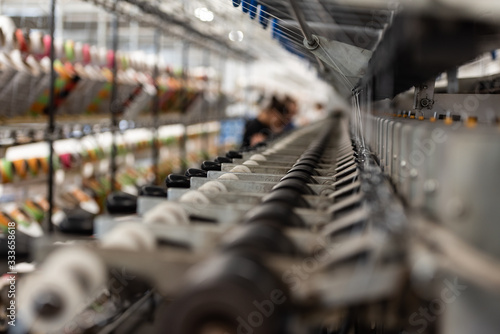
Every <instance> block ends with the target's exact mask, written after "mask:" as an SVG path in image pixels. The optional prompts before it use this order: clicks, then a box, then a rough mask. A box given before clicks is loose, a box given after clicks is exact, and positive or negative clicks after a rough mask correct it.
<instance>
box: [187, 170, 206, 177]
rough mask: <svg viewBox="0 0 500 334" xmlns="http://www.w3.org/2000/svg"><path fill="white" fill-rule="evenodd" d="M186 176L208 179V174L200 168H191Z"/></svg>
mask: <svg viewBox="0 0 500 334" xmlns="http://www.w3.org/2000/svg"><path fill="white" fill-rule="evenodd" d="M185 175H186V176H187V177H207V172H206V171H204V170H201V169H198V168H189V169H188V170H187V171H186V174H185Z"/></svg>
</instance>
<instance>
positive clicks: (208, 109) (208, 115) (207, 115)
mask: <svg viewBox="0 0 500 334" xmlns="http://www.w3.org/2000/svg"><path fill="white" fill-rule="evenodd" d="M203 58H204V60H203V63H204V64H203V66H204V67H205V71H206V73H207V74H208V71H207V70H208V68H209V67H210V50H208V49H205V52H204V57H203ZM207 79H208V77H207ZM209 88H210V80H207V81H205V91H204V93H203V109H204V110H203V114H202V115H204V116H202V117H201V121H202V122H206V121H210V120H211V119H212V109H213V108H212V103H210V101H209V95H210V91H209ZM202 138H203V151H204V155H206V158H208V157H209V156H210V153H209V152H210V136H209V135H208V131H207V129H206V124H203V135H202Z"/></svg>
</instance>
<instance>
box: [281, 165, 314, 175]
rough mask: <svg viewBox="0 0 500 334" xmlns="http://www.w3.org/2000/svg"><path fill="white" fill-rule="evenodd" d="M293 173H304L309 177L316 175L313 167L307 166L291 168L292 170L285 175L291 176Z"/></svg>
mask: <svg viewBox="0 0 500 334" xmlns="http://www.w3.org/2000/svg"><path fill="white" fill-rule="evenodd" d="M293 172H301V173H306V174H307V175H309V176H311V175H316V174H317V173H316V170H315V169H314V168H313V167H311V166H307V165H297V166H293V167H292V168H290V170H289V171H288V172H287V174H291V173H293Z"/></svg>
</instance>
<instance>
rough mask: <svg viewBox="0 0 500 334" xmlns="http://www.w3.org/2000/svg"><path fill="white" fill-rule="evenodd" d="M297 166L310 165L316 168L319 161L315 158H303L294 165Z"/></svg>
mask: <svg viewBox="0 0 500 334" xmlns="http://www.w3.org/2000/svg"><path fill="white" fill-rule="evenodd" d="M295 166H309V167H312V168H316V167H318V161H317V160H314V159H308V158H301V159H299V160H297V162H296V163H295V164H294V165H293V167H295Z"/></svg>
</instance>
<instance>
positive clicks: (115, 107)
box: [109, 0, 120, 192]
mask: <svg viewBox="0 0 500 334" xmlns="http://www.w3.org/2000/svg"><path fill="white" fill-rule="evenodd" d="M118 1H119V0H114V3H113V5H114V7H115V8H116V5H117V4H118ZM111 28H112V50H113V60H112V64H111V65H112V67H111V70H112V73H113V78H112V82H111V100H110V103H109V110H110V113H111V135H112V142H111V191H112V192H113V191H115V190H116V189H115V181H116V171H117V165H116V156H117V154H118V150H117V147H116V131H117V128H118V113H119V112H120V110H119V108H120V107H119V101H118V100H117V94H118V80H117V73H118V68H117V66H118V62H117V61H116V52H117V51H118V38H119V36H118V14H116V12H114V11H113V22H112V27H111Z"/></svg>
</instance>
